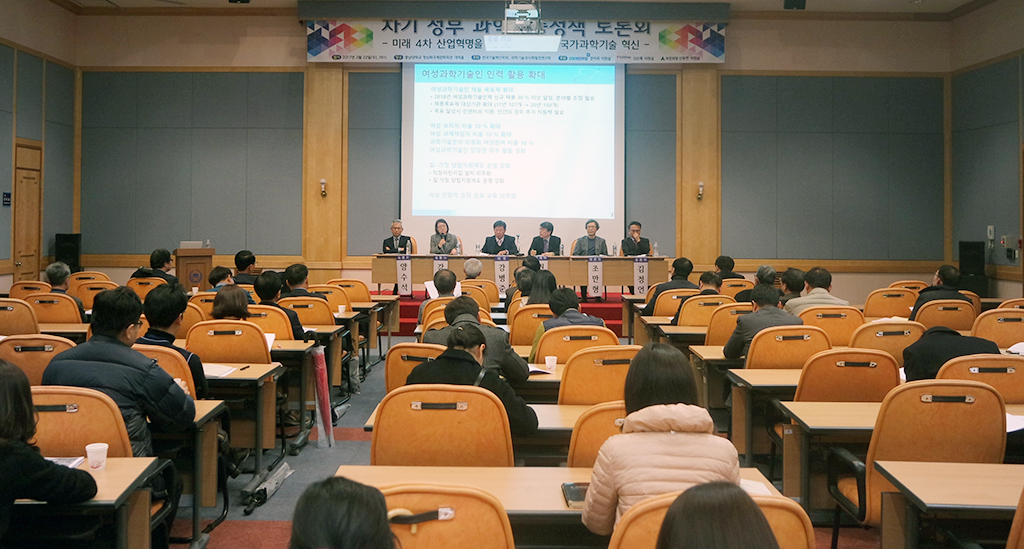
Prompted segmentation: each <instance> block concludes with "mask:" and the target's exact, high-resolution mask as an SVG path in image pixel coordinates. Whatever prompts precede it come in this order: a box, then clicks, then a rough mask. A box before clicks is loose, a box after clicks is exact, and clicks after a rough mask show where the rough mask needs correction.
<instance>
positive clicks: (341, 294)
mask: <svg viewBox="0 0 1024 549" xmlns="http://www.w3.org/2000/svg"><path fill="white" fill-rule="evenodd" d="M309 291H311V292H314V293H318V294H323V295H325V296H327V306H328V307H329V308H330V309H331V312H332V313H333V312H334V311H337V310H338V306H339V305H344V306H345V310H346V311H352V310H353V309H352V300H351V299H349V293H348V292H346V291H345V290H343V289H341V288H339V287H338V286H335V285H333V284H310V285H309ZM367 301H369V300H367Z"/></svg>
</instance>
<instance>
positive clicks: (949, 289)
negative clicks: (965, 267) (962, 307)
mask: <svg viewBox="0 0 1024 549" xmlns="http://www.w3.org/2000/svg"><path fill="white" fill-rule="evenodd" d="M959 285H960V269H957V268H956V267H954V266H952V265H943V266H941V267H939V270H937V271H935V275H934V276H933V277H932V285H931V286H929V287H927V288H922V289H921V291H920V292H918V295H917V301H916V302H915V303H914V309H913V310H912V311H911V312H910V320H914V319H915V318H916V317H917V312H918V311H920V310H921V305H924V304H925V303H928V302H929V301H935V300H937V299H959V300H961V301H967V302H968V303H970V302H971V298H969V297H967V296H965V295H964V294H962V293H960V292H959V291H957V289H956V288H957V286H959Z"/></svg>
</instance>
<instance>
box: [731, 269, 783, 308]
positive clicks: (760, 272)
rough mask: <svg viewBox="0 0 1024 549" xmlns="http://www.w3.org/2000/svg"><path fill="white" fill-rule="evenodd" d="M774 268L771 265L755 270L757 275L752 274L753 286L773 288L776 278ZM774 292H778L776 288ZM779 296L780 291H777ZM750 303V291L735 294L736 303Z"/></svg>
mask: <svg viewBox="0 0 1024 549" xmlns="http://www.w3.org/2000/svg"><path fill="white" fill-rule="evenodd" d="M777 274H778V273H777V272H776V271H775V267H772V266H771V265H761V266H760V267H758V268H757V273H755V274H754V284H767V285H769V286H772V287H775V277H776V276H777ZM776 290H778V289H777V288H776ZM778 292H779V295H780V296H781V295H782V290H778ZM749 301H750V290H741V291H740V292H739V293H737V294H736V302H737V303H739V302H743V303H746V302H749Z"/></svg>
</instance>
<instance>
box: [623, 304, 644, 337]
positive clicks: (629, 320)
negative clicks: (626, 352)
mask: <svg viewBox="0 0 1024 549" xmlns="http://www.w3.org/2000/svg"><path fill="white" fill-rule="evenodd" d="M646 299H647V296H646V295H633V294H622V335H624V336H625V337H626V338H627V339H626V340H627V341H628V342H629V343H633V341H634V336H633V326H634V325H635V322H634V320H633V305H634V304H636V303H639V304H640V305H641V306H643V304H644V302H645V300H646Z"/></svg>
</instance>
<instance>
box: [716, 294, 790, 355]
mask: <svg viewBox="0 0 1024 549" xmlns="http://www.w3.org/2000/svg"><path fill="white" fill-rule="evenodd" d="M750 300H751V302H753V307H754V312H752V313H750V314H748V315H742V316H740V317H739V318H737V319H736V330H734V331H733V333H732V336H730V337H729V341H727V342H726V343H725V348H723V349H722V354H724V355H725V358H729V359H735V358H740V357H741V356H744V355H746V354H747V350H749V349H750V342H751V340H753V339H754V336H755V335H757V332H760V331H761V330H764V329H765V328H773V327H775V326H792V325H800V324H803V323H804V321H803V320H801V319H800V317H798V316H793V315H791V314H789V313H787V312H786V311H783V310H782V309H780V308H779V291H778V290H777V289H776V288H775V286H769V285H767V284H758V285H756V286H754V288H753V289H752V290H750Z"/></svg>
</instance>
